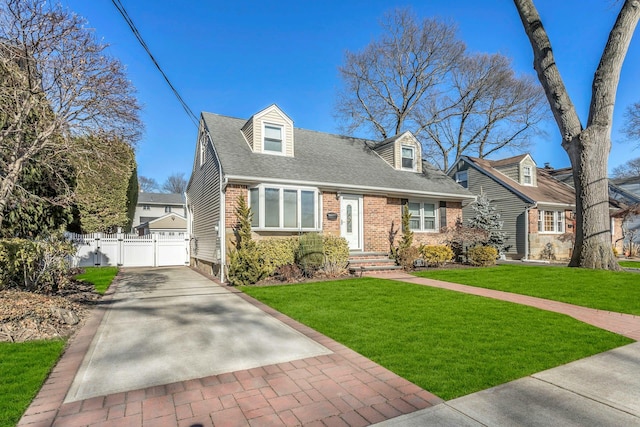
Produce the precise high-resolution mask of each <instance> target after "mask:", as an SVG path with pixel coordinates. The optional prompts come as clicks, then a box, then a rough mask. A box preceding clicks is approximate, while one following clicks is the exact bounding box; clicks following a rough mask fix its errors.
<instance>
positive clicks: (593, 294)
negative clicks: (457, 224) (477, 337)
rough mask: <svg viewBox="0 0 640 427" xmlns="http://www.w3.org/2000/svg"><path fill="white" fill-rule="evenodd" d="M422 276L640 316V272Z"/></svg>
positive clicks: (500, 270) (515, 269)
mask: <svg viewBox="0 0 640 427" xmlns="http://www.w3.org/2000/svg"><path fill="white" fill-rule="evenodd" d="M415 275H416V276H419V277H428V278H431V279H437V280H443V281H445V282H454V283H460V284H463V285H471V286H478V287H480V288H488V289H496V290H500V291H506V292H513V293H516V294H522V295H529V296H534V297H540V298H546V299H551V300H554V301H562V302H567V303H570V304H575V305H580V306H583V307H590V308H596V309H599V310H607V311H615V312H618V313H628V314H635V315H640V275H638V274H637V273H630V272H613V271H602V270H588V269H584V268H569V267H551V266H528V265H513V264H508V265H499V266H496V267H489V268H468V269H451V270H431V271H430V270H425V271H421V272H418V273H415Z"/></svg>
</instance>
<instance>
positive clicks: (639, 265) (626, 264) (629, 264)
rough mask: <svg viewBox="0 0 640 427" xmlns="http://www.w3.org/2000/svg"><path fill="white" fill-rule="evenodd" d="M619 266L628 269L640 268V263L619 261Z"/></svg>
mask: <svg viewBox="0 0 640 427" xmlns="http://www.w3.org/2000/svg"><path fill="white" fill-rule="evenodd" d="M618 264H620V266H622V267H627V268H640V261H618Z"/></svg>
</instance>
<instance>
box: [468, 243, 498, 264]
mask: <svg viewBox="0 0 640 427" xmlns="http://www.w3.org/2000/svg"><path fill="white" fill-rule="evenodd" d="M468 255H469V262H470V263H471V264H472V265H475V266H479V267H487V266H490V265H494V264H495V263H496V259H497V258H498V250H497V249H496V248H494V247H493V246H474V247H473V248H471V249H469V252H468Z"/></svg>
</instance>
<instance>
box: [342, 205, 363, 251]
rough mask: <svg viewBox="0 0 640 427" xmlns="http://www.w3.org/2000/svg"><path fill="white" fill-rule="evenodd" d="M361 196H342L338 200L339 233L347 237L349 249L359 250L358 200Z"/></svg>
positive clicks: (359, 222) (359, 212)
mask: <svg viewBox="0 0 640 427" xmlns="http://www.w3.org/2000/svg"><path fill="white" fill-rule="evenodd" d="M361 200H362V196H342V199H341V202H340V235H341V236H342V237H344V238H345V239H347V242H348V243H349V249H350V250H352V251H353V250H361V249H362V245H361V243H360V240H361V239H360V237H361V235H360V233H361V230H360V225H361V214H362V212H361V211H360V206H361V203H360V201H361Z"/></svg>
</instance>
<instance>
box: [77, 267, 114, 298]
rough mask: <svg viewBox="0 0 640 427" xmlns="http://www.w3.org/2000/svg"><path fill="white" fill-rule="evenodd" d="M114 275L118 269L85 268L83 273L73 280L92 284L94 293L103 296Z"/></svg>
mask: <svg viewBox="0 0 640 427" xmlns="http://www.w3.org/2000/svg"><path fill="white" fill-rule="evenodd" d="M116 274H118V267H85V269H84V273H82V274H78V275H77V276H75V279H77V280H82V281H84V282H88V283H91V284H93V287H94V288H95V290H96V292H98V293H100V294H103V295H104V293H105V292H107V289H109V285H111V282H112V281H113V278H114V277H116Z"/></svg>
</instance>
